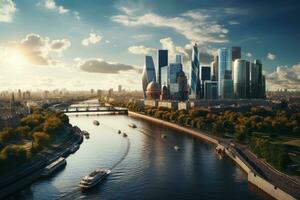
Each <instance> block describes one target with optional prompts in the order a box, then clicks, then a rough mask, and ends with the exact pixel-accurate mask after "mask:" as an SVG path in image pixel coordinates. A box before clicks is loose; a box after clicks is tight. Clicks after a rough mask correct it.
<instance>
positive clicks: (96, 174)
mask: <svg viewBox="0 0 300 200" xmlns="http://www.w3.org/2000/svg"><path fill="white" fill-rule="evenodd" d="M110 172H111V170H109V169H97V170H95V171H93V172H92V173H90V174H89V175H87V176H85V177H83V178H82V179H81V181H80V183H79V185H78V186H79V187H80V188H82V189H89V188H91V187H94V186H95V185H97V184H98V183H99V182H100V181H102V180H103V179H104V178H105V177H106V176H107V175H109V174H110Z"/></svg>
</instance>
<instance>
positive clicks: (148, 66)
mask: <svg viewBox="0 0 300 200" xmlns="http://www.w3.org/2000/svg"><path fill="white" fill-rule="evenodd" d="M151 81H156V74H155V66H154V62H153V59H152V56H146V57H145V65H144V69H143V74H142V86H143V92H144V97H145V98H146V90H147V85H148V83H150V82H151Z"/></svg>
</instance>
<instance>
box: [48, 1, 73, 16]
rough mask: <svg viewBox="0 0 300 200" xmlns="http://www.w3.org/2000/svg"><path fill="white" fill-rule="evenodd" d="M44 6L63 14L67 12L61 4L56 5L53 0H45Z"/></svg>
mask: <svg viewBox="0 0 300 200" xmlns="http://www.w3.org/2000/svg"><path fill="white" fill-rule="evenodd" d="M44 6H45V8H47V9H49V10H55V11H57V12H58V13H60V14H65V13H68V12H69V10H68V9H66V8H64V7H63V6H58V5H56V2H55V0H45V2H44Z"/></svg>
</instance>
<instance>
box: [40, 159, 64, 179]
mask: <svg viewBox="0 0 300 200" xmlns="http://www.w3.org/2000/svg"><path fill="white" fill-rule="evenodd" d="M66 164H67V161H66V159H64V158H63V157H59V158H58V159H57V160H55V161H53V162H52V163H50V164H49V165H48V166H47V167H45V169H44V171H43V172H42V174H41V175H42V176H50V175H51V174H52V173H54V172H55V171H56V170H58V169H60V168H61V167H63V166H65V165H66Z"/></svg>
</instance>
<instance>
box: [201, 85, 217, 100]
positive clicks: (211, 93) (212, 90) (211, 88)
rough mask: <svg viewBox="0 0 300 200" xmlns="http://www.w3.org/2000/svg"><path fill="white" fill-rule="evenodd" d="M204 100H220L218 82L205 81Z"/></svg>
mask: <svg viewBox="0 0 300 200" xmlns="http://www.w3.org/2000/svg"><path fill="white" fill-rule="evenodd" d="M204 99H218V81H204Z"/></svg>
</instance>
